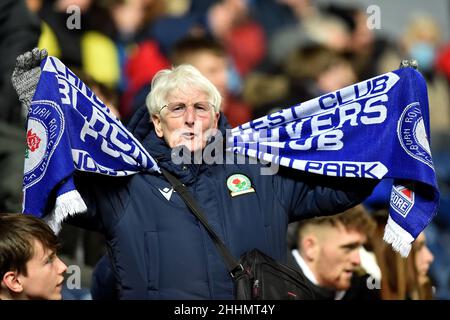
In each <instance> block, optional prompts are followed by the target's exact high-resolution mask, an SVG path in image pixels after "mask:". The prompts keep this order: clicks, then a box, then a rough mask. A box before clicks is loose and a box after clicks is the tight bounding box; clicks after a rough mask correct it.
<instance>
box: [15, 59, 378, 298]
mask: <svg viewBox="0 0 450 320" xmlns="http://www.w3.org/2000/svg"><path fill="white" fill-rule="evenodd" d="M31 55H32V56H33V57H35V58H33V57H30V59H29V60H30V61H31V62H30V64H29V65H30V69H31V70H35V69H32V68H33V67H35V66H36V65H38V62H39V60H40V59H41V58H42V56H43V55H42V54H39V53H36V52H35V53H33V54H31ZM25 73H26V72H25ZM25 78H26V80H25V82H27V81H32V80H28V79H30V78H31V77H29V76H28V77H25ZM34 81H36V79H35V80H34ZM18 82H20V81H15V83H18ZM27 83H28V82H27ZM28 87H30V86H27V88H28ZM16 88H17V90H18V92H19V97H21V96H22V97H21V99H22V100H23V101H24V100H26V99H24V97H23V95H24V94H23V93H22V91H21V90H20V86H18V85H16ZM146 102H147V110H143V111H142V110H141V112H137V113H136V114H135V116H134V119H133V120H132V121H131V122H130V125H129V130H130V131H131V132H132V133H133V135H134V136H135V137H136V138H137V139H138V140H139V141H140V142H141V144H142V145H143V146H144V147H145V148H146V149H147V150H148V151H149V153H150V154H151V155H152V156H153V157H154V158H155V159H156V160H157V161H158V165H159V166H160V167H161V168H164V169H166V170H167V171H169V172H170V173H172V174H173V175H174V176H176V177H178V179H179V180H180V181H181V182H182V183H183V184H185V185H186V186H187V188H188V189H189V191H190V192H191V194H192V195H193V197H194V198H195V199H196V200H197V202H198V203H199V205H200V206H201V208H202V209H203V211H204V213H205V215H206V218H207V219H208V222H209V224H210V226H211V228H213V229H214V231H215V232H216V233H217V234H218V235H219V237H221V238H222V240H223V241H224V243H225V244H226V245H227V246H228V248H229V249H230V251H231V252H232V254H233V255H234V256H235V257H239V256H240V255H241V254H242V253H244V252H245V251H247V250H249V249H253V248H257V249H259V250H261V251H263V252H265V253H266V254H268V255H270V256H272V257H273V258H274V259H276V260H278V261H281V262H283V261H285V260H286V250H285V248H286V244H285V241H286V240H285V239H286V229H287V225H288V223H289V222H290V221H296V220H300V219H304V218H310V217H314V216H322V215H329V214H333V213H336V212H342V211H343V210H345V209H347V208H349V207H352V206H354V205H356V204H357V203H359V202H361V201H362V200H363V199H364V198H365V197H366V196H368V195H369V194H370V193H371V191H372V189H373V187H374V185H375V183H376V182H373V181H370V182H369V181H366V180H362V179H351V180H346V179H335V178H324V177H320V176H315V175H307V174H304V173H301V172H294V171H292V170H288V169H281V170H280V171H279V172H278V173H277V174H276V175H261V174H260V169H261V166H262V165H261V164H249V163H247V164H242V161H241V162H239V163H237V161H235V162H234V163H230V164H228V162H229V161H227V164H223V163H224V162H225V161H223V162H220V161H216V163H213V164H206V163H204V162H202V163H200V164H196V163H195V162H194V163H192V161H187V162H186V163H179V162H178V161H174V154H175V155H176V154H177V153H178V152H179V151H180V150H179V149H178V148H183V149H184V150H185V151H186V149H187V150H189V151H190V152H195V151H197V152H199V151H202V150H206V149H209V145H210V144H215V143H219V144H220V143H222V141H223V140H221V139H211V137H212V136H213V135H214V134H218V133H219V132H220V133H222V134H225V129H226V128H227V127H229V126H228V125H227V121H226V119H225V117H224V116H223V115H222V114H221V112H220V106H221V96H220V94H219V92H218V91H217V89H216V88H215V87H214V86H213V85H212V84H211V82H210V81H209V80H207V79H206V78H205V77H204V76H203V75H202V74H201V73H200V72H199V71H198V70H197V69H195V68H194V67H192V66H189V65H180V66H178V67H176V68H174V69H171V70H162V71H160V72H159V73H158V74H157V75H156V76H155V77H154V79H153V81H152V89H151V92H150V94H149V95H148V97H147V100H146ZM212 140H214V141H212ZM174 151H175V152H174ZM188 154H189V152H188ZM175 158H176V157H175ZM188 158H189V159H188V160H191V158H190V157H188ZM177 159H178V160H179V158H177ZM241 160H242V159H241ZM76 178H77V179H76V184H77V189H78V190H79V191H80V193H81V194H82V196H83V198H84V200H85V202H86V204H87V206H88V212H87V213H85V214H83V215H80V216H78V217H76V218H74V219H73V220H72V221H71V222H72V223H74V224H77V225H80V226H82V227H87V228H93V229H96V230H99V231H100V232H102V233H103V234H105V236H106V240H107V246H108V249H109V250H108V251H109V258H110V260H111V264H112V268H113V273H114V275H115V280H116V281H117V284H118V285H117V287H118V289H119V290H118V291H119V293H118V295H119V298H121V299H233V298H234V285H233V281H232V279H231V277H230V275H229V273H228V272H227V269H226V266H225V264H224V261H223V260H222V257H221V255H220V254H219V252H218V251H217V249H216V247H215V246H214V243H213V242H212V240H211V238H210V237H209V235H208V233H207V232H206V231H205V230H204V228H203V227H202V225H201V224H200V222H199V221H197V220H196V218H195V217H194V216H193V214H192V213H191V212H190V210H189V208H188V207H187V206H186V204H185V203H184V201H183V199H182V198H181V197H180V195H179V194H178V193H176V192H173V189H172V186H171V184H169V182H168V181H167V180H166V179H165V178H164V176H162V175H158V174H151V173H147V172H141V173H139V174H136V175H134V176H127V177H107V176H101V175H92V174H82V173H80V174H78V177H76ZM243 182H245V183H243ZM236 185H239V186H240V188H238V187H237V186H236Z"/></svg>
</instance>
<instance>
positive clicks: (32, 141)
mask: <svg viewBox="0 0 450 320" xmlns="http://www.w3.org/2000/svg"><path fill="white" fill-rule="evenodd" d="M32 130H33V129H30V130H28V132H27V145H28V148H29V149H30V150H31V152H33V151H35V150H36V149H38V148H39V143H41V138H39V137H38V136H37V134H36V133H33V131H32Z"/></svg>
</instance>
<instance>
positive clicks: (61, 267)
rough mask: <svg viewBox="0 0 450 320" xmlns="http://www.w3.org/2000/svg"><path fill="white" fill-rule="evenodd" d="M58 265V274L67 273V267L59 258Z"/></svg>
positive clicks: (57, 258)
mask: <svg viewBox="0 0 450 320" xmlns="http://www.w3.org/2000/svg"><path fill="white" fill-rule="evenodd" d="M56 263H57V265H58V274H63V273H64V272H66V270H67V266H66V264H65V263H64V262H63V261H62V260H61V259H60V258H59V257H56Z"/></svg>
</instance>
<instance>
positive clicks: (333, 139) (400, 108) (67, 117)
mask: <svg viewBox="0 0 450 320" xmlns="http://www.w3.org/2000/svg"><path fill="white" fill-rule="evenodd" d="M41 68H42V73H41V78H40V80H39V83H38V87H37V90H36V93H35V96H34V98H33V102H32V105H31V108H30V110H29V114H28V128H27V144H28V148H27V154H26V158H25V175H24V209H23V211H24V213H31V214H34V215H36V216H39V217H42V216H43V214H44V212H46V211H47V210H48V207H49V206H50V207H53V208H54V210H53V212H52V213H51V214H49V215H48V216H46V217H44V218H45V219H46V220H47V221H48V222H49V224H50V225H51V226H52V228H53V229H54V230H57V229H59V225H60V223H61V221H63V220H64V218H65V217H67V216H68V215H73V214H76V213H80V212H83V211H85V210H86V206H85V204H84V202H83V200H82V198H81V197H80V195H79V193H78V192H77V191H76V189H75V186H74V183H73V179H72V175H73V173H74V171H75V170H81V171H87V172H95V173H100V174H106V175H111V176H123V175H128V174H134V173H137V172H139V171H143V170H149V171H157V170H159V169H158V167H157V165H156V163H155V161H154V159H153V158H152V157H151V156H150V155H149V154H148V153H147V152H146V151H145V149H144V148H143V147H142V146H141V144H140V143H139V142H138V141H137V140H136V139H135V138H134V137H133V136H132V135H131V134H130V133H129V132H128V131H127V130H126V129H125V128H124V126H123V125H122V124H121V123H120V122H119V121H118V120H117V119H116V118H115V117H114V116H113V115H111V113H110V112H109V110H108V109H107V107H105V105H104V104H103V103H102V102H101V101H100V100H99V99H98V98H97V97H96V96H95V95H94V94H93V93H92V91H91V90H90V89H89V88H87V87H86V86H85V85H84V84H83V83H82V82H81V81H80V80H79V79H78V78H77V76H76V75H75V74H73V73H72V72H71V71H70V70H69V69H67V68H66V67H65V66H64V65H63V64H62V63H61V61H59V60H58V59H56V58H53V57H49V58H47V59H46V60H44V61H43V63H42V65H41ZM428 137H429V117H428V99H427V92H426V85H425V82H424V79H423V78H422V77H421V75H420V73H418V72H417V71H415V70H413V69H411V68H405V69H400V70H397V71H394V72H390V73H387V74H384V75H381V76H378V77H375V78H372V79H370V80H366V81H363V82H360V83H357V84H355V85H352V86H349V87H346V88H344V89H341V90H338V91H336V92H333V93H329V94H325V95H323V96H321V97H318V98H316V99H312V100H310V101H307V102H305V103H302V104H299V105H297V106H294V107H292V108H288V109H284V110H281V111H279V112H276V113H273V114H271V115H268V116H266V117H262V118H259V119H257V120H253V121H251V122H249V123H246V124H243V125H241V126H239V127H237V128H234V129H233V130H232V140H231V143H232V149H233V150H234V152H237V153H241V154H244V155H248V156H251V157H257V158H259V159H261V160H267V161H271V162H275V163H277V164H280V165H283V166H288V167H292V168H295V169H299V170H303V171H307V172H312V173H318V174H323V175H329V176H342V177H355V178H359V177H363V178H373V179H382V178H394V187H393V189H392V195H391V211H390V216H389V220H388V224H387V226H386V229H385V240H386V241H387V242H389V243H392V245H393V247H394V248H395V249H396V250H397V251H399V252H400V253H401V254H402V255H403V256H407V255H408V253H409V250H410V247H411V242H412V241H413V240H414V239H415V238H416V237H417V236H418V234H419V233H420V232H421V231H422V230H423V229H424V228H425V227H426V226H427V225H428V223H429V222H430V221H431V219H432V217H433V216H434V215H435V213H436V211H437V204H438V201H439V192H438V189H437V183H436V175H435V172H434V169H433V163H432V159H431V153H430V147H429V141H428ZM53 194H54V195H55V196H56V202H55V201H53V202H52V201H49V200H50V199H53V198H52V195H53ZM53 197H54V196H53Z"/></svg>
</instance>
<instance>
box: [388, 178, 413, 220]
mask: <svg viewBox="0 0 450 320" xmlns="http://www.w3.org/2000/svg"><path fill="white" fill-rule="evenodd" d="M414 198H415V195H414V189H413V188H412V186H408V187H405V186H402V185H394V186H393V187H392V193H391V207H392V208H393V209H394V210H395V211H397V212H398V213H399V214H400V215H402V216H403V217H404V218H405V217H406V216H407V215H408V213H409V211H411V208H412V207H413V206H414Z"/></svg>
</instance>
